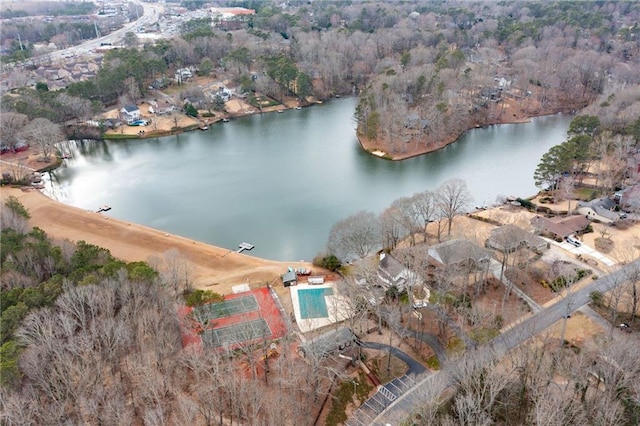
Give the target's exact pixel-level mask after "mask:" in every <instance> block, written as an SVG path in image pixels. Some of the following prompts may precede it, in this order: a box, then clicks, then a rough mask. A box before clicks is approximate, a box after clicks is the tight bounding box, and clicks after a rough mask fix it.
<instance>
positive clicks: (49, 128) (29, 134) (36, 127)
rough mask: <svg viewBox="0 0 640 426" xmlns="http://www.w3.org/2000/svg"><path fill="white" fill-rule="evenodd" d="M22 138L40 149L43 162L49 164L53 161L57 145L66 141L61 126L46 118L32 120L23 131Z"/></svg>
mask: <svg viewBox="0 0 640 426" xmlns="http://www.w3.org/2000/svg"><path fill="white" fill-rule="evenodd" d="M20 136H21V137H22V138H24V139H25V140H26V141H27V142H28V143H29V144H31V145H34V146H36V147H38V149H39V150H40V152H41V153H42V160H43V161H44V162H47V163H48V162H50V161H51V153H52V152H53V150H54V149H55V144H57V143H58V142H61V141H62V140H63V139H64V136H63V135H62V131H61V130H60V126H59V125H57V124H54V123H52V122H51V121H49V120H47V119H46V118H35V119H33V120H31V122H30V123H29V124H27V125H26V126H25V127H24V128H23V129H22V131H21V132H20Z"/></svg>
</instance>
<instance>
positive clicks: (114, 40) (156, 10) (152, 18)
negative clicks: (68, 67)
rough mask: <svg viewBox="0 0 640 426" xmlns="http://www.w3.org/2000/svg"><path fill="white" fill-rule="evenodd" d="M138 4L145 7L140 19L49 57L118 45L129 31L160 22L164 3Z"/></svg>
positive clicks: (66, 56)
mask: <svg viewBox="0 0 640 426" xmlns="http://www.w3.org/2000/svg"><path fill="white" fill-rule="evenodd" d="M137 4H140V5H142V7H143V8H144V14H143V15H142V16H141V17H140V19H137V20H135V21H132V22H129V23H127V24H125V25H124V26H123V27H122V28H120V29H118V30H116V31H114V32H112V33H110V34H107V35H105V36H104V37H100V38H96V39H92V40H88V41H86V42H84V43H82V44H78V45H77V46H72V47H69V48H67V49H63V50H57V51H55V52H51V53H50V54H49V57H50V58H51V60H53V61H56V60H61V59H64V58H68V57H71V56H83V55H85V54H87V53H89V52H90V51H92V50H93V49H95V48H97V47H100V45H101V44H102V43H111V44H113V45H118V44H120V42H121V40H122V38H124V35H125V34H126V33H127V32H129V31H131V32H135V29H136V28H138V27H141V26H144V27H147V28H148V27H151V26H152V25H154V24H155V23H156V22H158V20H159V19H160V15H161V13H162V11H163V8H164V7H163V6H162V5H159V4H158V3H140V2H137Z"/></svg>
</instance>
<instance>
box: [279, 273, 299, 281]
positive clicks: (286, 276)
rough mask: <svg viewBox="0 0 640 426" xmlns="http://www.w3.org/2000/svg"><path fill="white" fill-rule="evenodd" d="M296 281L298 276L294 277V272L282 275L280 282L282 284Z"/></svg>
mask: <svg viewBox="0 0 640 426" xmlns="http://www.w3.org/2000/svg"><path fill="white" fill-rule="evenodd" d="M297 279H298V276H297V275H296V271H287V272H286V273H284V274H283V275H282V282H284V283H290V282H293V281H296V280H297Z"/></svg>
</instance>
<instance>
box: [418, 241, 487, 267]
mask: <svg viewBox="0 0 640 426" xmlns="http://www.w3.org/2000/svg"><path fill="white" fill-rule="evenodd" d="M428 253H429V257H431V258H432V259H434V260H436V261H437V262H439V263H441V264H443V265H445V266H448V265H457V264H460V263H463V262H467V261H469V260H473V261H474V262H482V261H485V260H489V259H490V258H491V253H490V252H489V251H487V250H485V249H483V248H482V247H478V246H477V245H475V244H474V243H472V242H471V241H469V240H463V239H456V240H449V241H445V242H444V243H440V244H436V245H434V246H431V247H430V248H429V251H428Z"/></svg>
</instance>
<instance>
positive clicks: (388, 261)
mask: <svg viewBox="0 0 640 426" xmlns="http://www.w3.org/2000/svg"><path fill="white" fill-rule="evenodd" d="M378 266H379V268H380V269H382V270H384V271H385V272H387V273H388V274H389V275H390V276H392V277H397V276H398V275H400V274H402V271H404V269H405V268H404V265H402V263H400V262H399V261H398V259H396V258H395V257H393V256H391V255H390V254H386V253H383V254H382V255H380V263H379V264H378Z"/></svg>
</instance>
